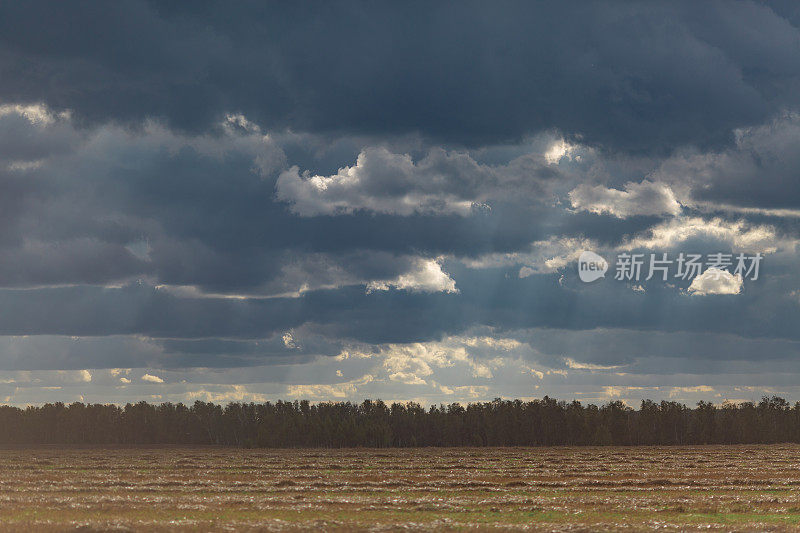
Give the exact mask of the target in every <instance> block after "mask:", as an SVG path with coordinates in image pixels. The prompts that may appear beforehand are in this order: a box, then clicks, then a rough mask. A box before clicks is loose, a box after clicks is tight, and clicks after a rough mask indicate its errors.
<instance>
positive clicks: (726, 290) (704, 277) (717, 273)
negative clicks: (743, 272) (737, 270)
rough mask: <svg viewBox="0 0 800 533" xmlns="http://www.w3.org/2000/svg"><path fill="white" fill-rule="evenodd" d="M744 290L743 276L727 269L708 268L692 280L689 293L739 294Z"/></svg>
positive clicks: (700, 294)
mask: <svg viewBox="0 0 800 533" xmlns="http://www.w3.org/2000/svg"><path fill="white" fill-rule="evenodd" d="M741 290H742V277H741V276H739V275H734V274H731V273H730V272H728V271H727V270H720V269H718V268H714V267H711V268H708V269H706V270H705V271H704V272H703V273H702V274H700V275H699V276H697V277H696V278H694V279H693V280H692V283H691V285H689V289H688V291H689V293H690V294H697V295H698V296H705V295H708V294H739V293H740V292H741Z"/></svg>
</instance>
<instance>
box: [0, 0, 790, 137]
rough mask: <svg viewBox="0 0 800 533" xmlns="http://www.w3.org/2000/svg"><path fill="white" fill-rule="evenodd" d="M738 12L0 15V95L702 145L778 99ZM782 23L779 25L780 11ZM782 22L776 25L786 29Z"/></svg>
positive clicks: (186, 8) (299, 10)
mask: <svg viewBox="0 0 800 533" xmlns="http://www.w3.org/2000/svg"><path fill="white" fill-rule="evenodd" d="M784 13H786V10H779V12H778V13H776V12H775V11H773V10H771V9H770V8H769V7H768V6H766V5H759V4H754V3H750V2H739V3H723V2H709V3H702V4H698V3H696V2H671V3H669V4H665V3H658V2H645V3H620V2H559V3H547V4H546V3H518V2H500V3H493V4H491V5H489V4H486V3H484V2H462V3H459V4H458V5H452V4H446V3H437V4H431V3H429V2H403V3H378V2H372V3H361V2H347V3H344V4H342V3H338V4H336V5H335V6H334V5H331V4H329V3H323V2H320V3H310V4H309V3H289V4H269V3H260V2H240V3H235V4H230V3H222V2H205V3H196V2H193V3H188V4H178V3H159V2H152V3H151V2H141V1H140V2H137V1H125V2H115V3H113V4H107V3H92V2H87V3H80V4H64V3H60V2H37V3H34V4H30V3H24V4H22V3H6V4H4V6H3V8H2V13H0V35H1V36H2V37H0V43H2V46H1V48H2V50H0V78H2V80H3V82H2V84H0V98H3V99H5V100H10V101H44V102H46V103H48V104H49V105H51V106H54V107H56V108H68V109H72V110H74V112H75V113H76V117H77V118H78V119H79V120H85V121H89V122H95V123H102V122H106V121H108V120H116V121H123V122H129V121H133V122H136V121H140V120H141V119H143V118H145V117H163V118H165V119H167V120H168V121H169V123H170V124H172V125H174V126H177V127H180V128H186V129H192V130H203V129H207V128H208V127H209V126H210V125H211V124H212V123H215V122H217V121H218V120H219V119H220V118H221V117H222V116H223V114H224V113H227V112H243V113H245V114H246V115H247V116H248V118H250V119H252V120H255V121H256V122H258V123H260V124H262V125H266V126H269V127H270V128H284V127H290V128H292V129H294V130H300V131H315V132H322V131H327V132H361V133H368V134H380V135H384V134H387V133H403V132H409V131H418V132H420V133H422V134H423V135H425V136H428V137H432V138H436V139H439V140H444V141H445V142H448V143H453V142H454V143H486V142H494V141H497V140H505V139H512V138H516V137H519V136H520V135H523V134H525V133H530V132H536V131H540V130H543V129H549V128H557V129H559V130H561V131H564V132H566V133H568V134H576V135H582V136H583V137H584V139H585V140H586V141H588V142H589V143H591V144H598V145H602V146H606V147H610V148H624V149H635V150H646V151H657V152H660V151H664V150H668V149H670V148H671V147H674V146H679V145H684V144H697V145H713V144H718V143H720V142H723V141H726V140H728V139H730V132H731V130H732V129H733V128H735V127H738V126H745V125H751V124H755V123H758V122H761V121H763V120H764V119H765V118H766V117H767V116H769V115H770V114H772V113H774V112H775V111H778V110H780V109H781V108H784V107H790V108H794V107H796V105H797V103H798V102H797V94H798V92H797V89H798V76H799V75H800V64H798V62H797V61H796V57H797V55H798V52H800V38H799V37H798V33H797V31H796V28H795V27H794V26H793V25H792V22H791V21H790V20H787V19H786V18H784V17H783V16H782V15H783V14H784ZM787 16H789V14H787ZM792 20H793V19H792Z"/></svg>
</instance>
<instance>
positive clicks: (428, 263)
mask: <svg viewBox="0 0 800 533" xmlns="http://www.w3.org/2000/svg"><path fill="white" fill-rule="evenodd" d="M389 289H398V290H409V291H420V292H447V293H457V292H458V289H457V288H456V282H455V281H453V278H451V277H450V276H449V275H448V274H447V273H446V272H444V271H443V270H442V267H441V265H440V264H439V262H438V261H436V260H434V259H418V260H417V261H416V268H414V269H413V270H411V271H410V272H408V273H405V274H401V275H400V276H398V277H397V278H395V279H390V280H383V281H370V282H369V283H368V284H367V292H372V291H388V290H389Z"/></svg>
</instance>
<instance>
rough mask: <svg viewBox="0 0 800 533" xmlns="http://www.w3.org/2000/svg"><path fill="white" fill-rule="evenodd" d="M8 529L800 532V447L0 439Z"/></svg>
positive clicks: (0, 517) (0, 504)
mask: <svg viewBox="0 0 800 533" xmlns="http://www.w3.org/2000/svg"><path fill="white" fill-rule="evenodd" d="M0 487H1V488H0V529H1V530H3V531H7V530H10V531H30V530H44V531H63V530H65V529H78V530H82V531H101V530H102V531H107V530H118V531H126V530H132V531H169V530H180V531H208V530H237V531H239V530H245V531H273V530H274V531H293V530H299V529H309V530H320V529H328V530H338V531H350V530H373V531H395V530H401V529H403V530H409V529H410V530H445V531H452V530H491V529H496V530H531V531H597V530H611V531H638V530H644V529H656V528H657V529H660V530H667V531H671V530H681V531H686V530H689V531H693V530H703V531H706V530H709V529H711V530H724V531H731V530H734V531H752V530H769V531H785V530H800V446H790V445H778V446H727V447H722V446H720V447H716V446H711V447H681V448H667V447H653V448H650V447H647V448H644V447H643V448H501V449H491V448H489V449H485V448H482V449H476V448H459V449H452V448H451V449H415V450H368V449H363V450H362V449H357V450H353V449H348V450H239V449H229V448H167V449H163V448H159V449H151V448H135V449H110V450H109V449H81V450H56V449H36V450H4V451H0Z"/></svg>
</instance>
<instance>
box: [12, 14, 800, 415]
mask: <svg viewBox="0 0 800 533" xmlns="http://www.w3.org/2000/svg"><path fill="white" fill-rule="evenodd" d="M798 58H800V6H798V4H797V3H795V2H791V1H786V2H781V1H776V2H769V3H768V4H767V3H761V2H752V1H738V2H714V1H710V2H700V3H698V2H689V1H687V2H683V1H679V0H678V1H673V2H637V3H631V2H592V1H582V2H569V1H567V2H557V3H556V2H552V3H545V2H537V3H533V2H510V1H509V2H506V1H500V2H491V3H488V2H472V1H465V2H458V3H450V2H440V3H432V2H415V1H408V2H347V1H345V2H337V3H330V2H309V3H269V2H247V1H243V2H236V3H230V2H215V1H201V2H187V3H166V2H148V1H141V0H120V1H118V2H112V3H106V2H78V3H63V2H37V1H34V2H24V3H22V2H6V3H3V4H1V5H0V403H6V404H12V405H28V404H41V403H44V402H54V401H63V402H73V401H85V402H92V403H95V402H98V403H119V404H124V403H126V402H135V401H139V400H147V401H151V402H166V401H171V402H179V401H181V402H188V403H191V402H194V401H195V400H202V401H214V402H220V403H226V402H229V401H247V402H250V401H255V402H260V401H268V400H269V401H274V400H277V399H285V400H293V399H309V400H312V401H344V400H352V401H361V400H363V399H365V398H373V399H375V398H381V399H383V400H384V401H387V402H391V401H415V402H419V403H422V404H424V405H430V404H438V403H451V402H462V403H463V402H474V401H488V400H491V399H493V398H497V397H502V398H522V399H530V398H541V397H542V396H544V395H549V396H551V397H556V398H559V399H564V400H572V399H577V400H580V401H582V402H584V403H605V402H608V401H611V400H617V399H621V400H623V401H625V402H627V403H629V404H630V405H633V406H635V405H637V404H638V402H639V401H640V400H641V399H643V398H652V399H656V400H661V399H664V400H675V401H681V402H685V403H688V404H692V403H694V402H697V401H698V400H706V401H712V402H714V403H722V402H723V401H725V400H728V401H733V402H738V401H747V400H758V399H759V398H761V396H763V395H772V394H778V395H781V396H784V397H786V398H788V399H790V400H792V401H800V385H798V383H800V360H799V356H800V328H798V324H800V272H798V266H799V265H800V256H799V255H798V254H799V253H800V250H798V242H800V179H798V178H800V59H798ZM585 251H590V252H592V253H594V254H597V257H599V258H601V260H600V261H599V262H597V261H595V263H594V264H593V266H595V267H597V268H601V270H602V268H605V269H606V271H605V273H604V274H605V275H604V276H602V277H600V278H599V279H594V280H592V281H585V280H584V279H583V277H584V276H582V274H584V273H585V272H584V271H581V270H579V264H584V263H585V262H584V261H581V254H582V253H583V252H585ZM651 254H652V255H651ZM681 254H684V257H688V255H689V254H696V255H698V256H701V262H702V263H703V265H704V266H703V269H702V270H701V271H696V272H694V276H690V277H687V276H685V275H683V276H681V275H679V274H680V272H679V270H676V269H678V267H679V265H678V262H677V259H678V258H679V257H681ZM714 254H717V256H716V257H717V259H720V258H726V257H727V258H730V263H731V264H729V265H728V264H717V266H716V267H714V266H711V265H712V259H713V257H715V256H714ZM719 254H722V256H719ZM584 257H586V256H584ZM624 257H628V258H629V259H630V258H633V260H632V263H631V264H633V263H635V258H637V257H638V258H640V259H642V260H643V266H642V267H641V268H642V271H641V275H640V276H634V275H633V274H634V272H633V271H625V270H624V269H621V267H620V265H621V264H623V263H624V260H622V259H620V258H624ZM654 257H655V258H658V259H662V260H667V261H674V263H670V265H671V269H670V270H669V271H667V272H664V276H662V274H661V272H660V271H655V273H654V274H655V275H652V276H650V275H649V274H650V267H651V266H652V264H653V263H652V261H653V258H654ZM738 257H743V258H744V259H746V260H748V261H749V263H747V265H748V268H747V269H745V270H739V271H737V270H736V267H737V258H738ZM755 258H758V259H755ZM717 263H719V261H717ZM723 263H724V261H723ZM754 266H758V272H757V273H756V272H755V271H754V270H753V268H752V267H754ZM626 272H627V273H626ZM684 274H685V272H684ZM648 277H649V278H650V279H646V278H648Z"/></svg>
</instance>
